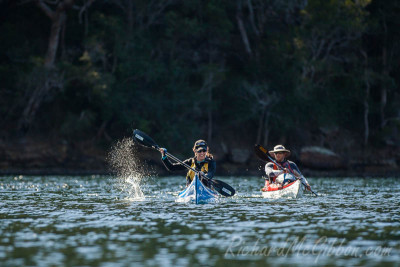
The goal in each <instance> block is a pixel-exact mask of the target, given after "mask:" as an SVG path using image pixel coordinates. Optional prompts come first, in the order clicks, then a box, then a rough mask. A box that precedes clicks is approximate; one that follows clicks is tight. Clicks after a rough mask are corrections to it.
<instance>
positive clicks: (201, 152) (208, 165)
mask: <svg viewBox="0 0 400 267" xmlns="http://www.w3.org/2000/svg"><path fill="white" fill-rule="evenodd" d="M159 150H160V152H161V156H162V162H163V163H164V165H165V167H166V168H167V170H169V171H181V170H186V167H184V166H183V165H181V164H180V163H172V162H171V161H170V160H169V159H168V157H167V155H166V154H165V152H167V150H166V149H165V148H160V149H159ZM193 152H194V157H193V158H189V159H186V160H184V161H183V162H184V163H186V164H187V165H189V166H190V167H192V168H193V169H195V170H197V171H200V173H201V175H200V180H202V182H203V184H204V185H206V186H208V182H207V180H206V179H203V178H202V176H203V175H204V176H206V177H207V178H209V179H212V178H213V177H214V174H215V170H216V162H215V160H214V159H213V155H212V154H210V152H209V147H208V145H207V142H206V141H204V140H197V141H196V142H195V143H194V146H193ZM194 176H195V173H194V172H193V171H192V170H189V171H188V172H187V174H186V186H188V185H190V183H191V182H192V180H193V178H194Z"/></svg>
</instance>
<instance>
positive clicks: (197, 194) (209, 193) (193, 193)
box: [176, 174, 218, 204]
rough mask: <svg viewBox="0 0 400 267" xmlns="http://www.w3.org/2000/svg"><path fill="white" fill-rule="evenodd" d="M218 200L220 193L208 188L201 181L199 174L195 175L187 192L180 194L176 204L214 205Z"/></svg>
mask: <svg viewBox="0 0 400 267" xmlns="http://www.w3.org/2000/svg"><path fill="white" fill-rule="evenodd" d="M217 200H218V193H217V192H215V191H214V190H212V189H210V188H208V187H206V186H205V185H204V184H203V183H202V182H201V181H200V179H199V176H198V174H196V175H195V177H194V179H193V181H192V182H191V183H190V185H189V186H188V187H186V189H185V190H183V191H182V192H180V193H179V195H178V198H177V199H176V202H185V203H188V202H190V203H196V204H204V203H213V202H216V201H217Z"/></svg>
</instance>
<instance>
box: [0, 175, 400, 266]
mask: <svg viewBox="0 0 400 267" xmlns="http://www.w3.org/2000/svg"><path fill="white" fill-rule="evenodd" d="M0 179H1V180H0V266H62V265H64V266H65V265H66V266H189V265H190V266H227V265H229V266H239V265H240V266H243V265H247V266H322V265H330V266H354V265H358V266H380V265H385V266H400V204H399V201H400V179H399V178H378V179H371V178H370V179H367V178H348V179H342V178H309V179H308V180H309V182H310V184H311V185H312V187H313V190H314V191H315V192H317V193H318V194H319V196H318V197H314V196H312V195H310V194H306V195H304V196H303V197H302V198H299V199H278V200H273V201H271V200H266V199H263V198H262V197H261V193H260V187H261V186H262V183H263V180H262V179H261V178H259V177H218V179H220V180H223V181H225V182H227V183H229V184H230V185H232V186H233V187H234V188H236V190H237V195H236V196H235V197H233V198H230V199H222V200H221V201H219V203H213V204H202V205H201V204H200V205H196V204H185V203H176V202H175V198H176V196H177V194H178V192H179V191H180V190H182V189H183V185H184V184H185V181H184V178H183V177H177V176H176V177H147V178H145V179H142V180H141V184H140V187H137V184H136V182H135V181H134V180H131V181H129V178H128V179H127V178H125V179H120V178H117V177H110V176H79V177H77V176H3V177H0Z"/></svg>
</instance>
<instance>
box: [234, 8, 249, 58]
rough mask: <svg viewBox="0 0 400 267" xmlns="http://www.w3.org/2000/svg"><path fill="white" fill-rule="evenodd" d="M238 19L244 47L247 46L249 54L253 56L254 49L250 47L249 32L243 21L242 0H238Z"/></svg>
mask: <svg viewBox="0 0 400 267" xmlns="http://www.w3.org/2000/svg"><path fill="white" fill-rule="evenodd" d="M236 20H237V23H238V27H239V31H240V35H241V36H242V40H243V44H244V47H245V48H246V52H247V54H249V55H250V56H251V54H252V51H251V48H250V42H249V38H248V37H247V32H246V29H245V27H244V23H243V12H242V3H241V1H240V0H238V2H237V12H236Z"/></svg>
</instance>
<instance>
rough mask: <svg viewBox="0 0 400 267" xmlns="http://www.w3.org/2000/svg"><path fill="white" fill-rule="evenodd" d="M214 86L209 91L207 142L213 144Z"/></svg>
mask: <svg viewBox="0 0 400 267" xmlns="http://www.w3.org/2000/svg"><path fill="white" fill-rule="evenodd" d="M212 91H213V90H212V86H210V88H209V89H208V104H209V108H208V114H207V115H208V134H207V142H208V143H211V140H212V139H211V138H212V132H213V128H212V126H213V117H212V107H213V97H212Z"/></svg>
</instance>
